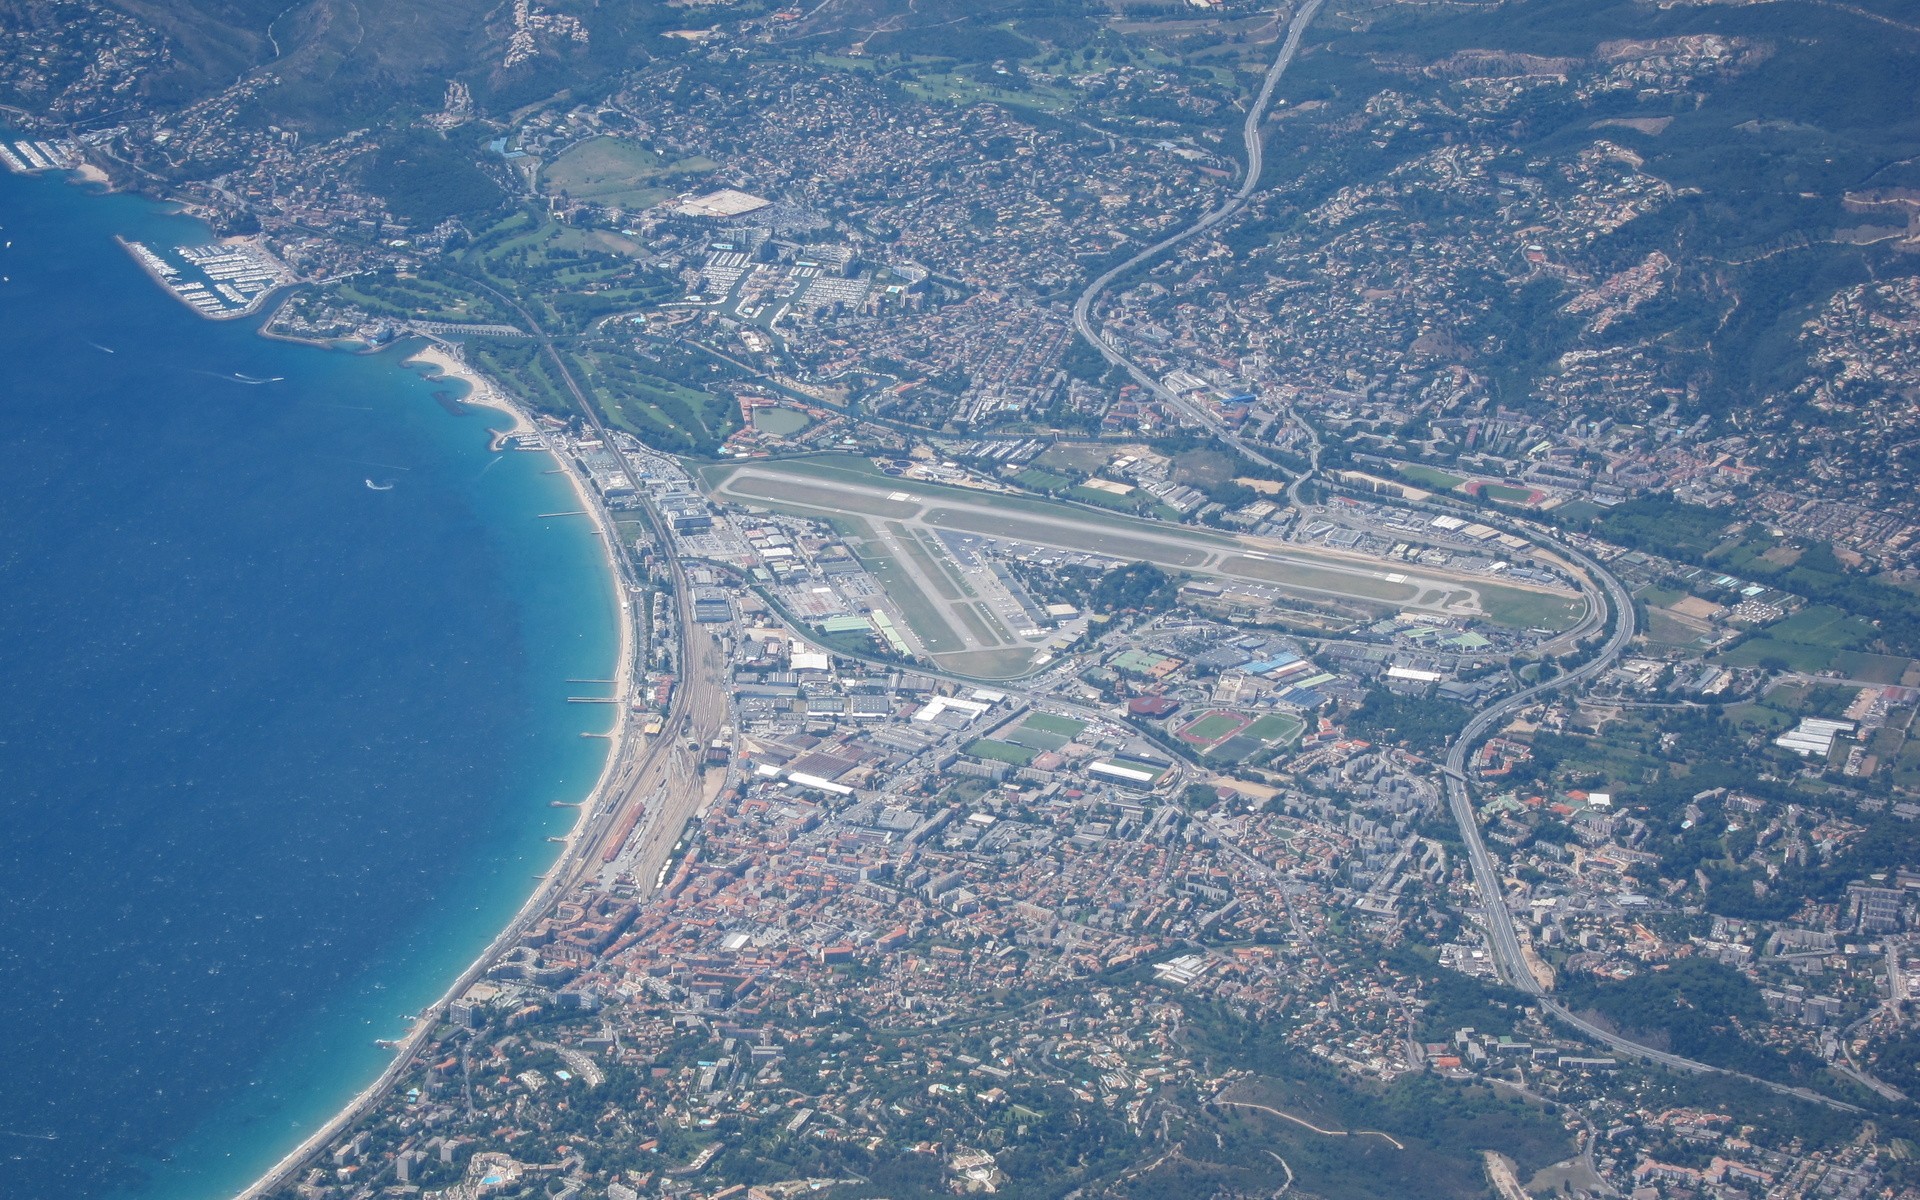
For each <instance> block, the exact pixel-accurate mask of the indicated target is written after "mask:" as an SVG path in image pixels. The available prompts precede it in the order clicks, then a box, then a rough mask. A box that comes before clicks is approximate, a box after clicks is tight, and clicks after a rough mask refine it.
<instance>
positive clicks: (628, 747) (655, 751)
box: [237, 352, 725, 1200]
mask: <svg viewBox="0 0 1920 1200" xmlns="http://www.w3.org/2000/svg"><path fill="white" fill-rule="evenodd" d="M428 361H430V362H432V364H433V365H435V366H437V367H439V368H440V369H441V370H442V371H444V372H445V373H447V374H448V375H450V376H454V377H459V378H462V379H463V380H465V381H466V382H468V383H469V386H470V387H472V388H474V389H475V394H476V395H484V397H485V398H484V400H483V401H482V402H484V403H486V404H487V405H488V406H490V407H496V408H502V409H505V410H507V411H510V412H511V413H512V414H513V416H514V419H515V420H516V422H517V423H519V424H522V425H525V426H527V427H529V428H530V427H531V422H529V421H527V419H526V416H525V414H524V413H523V412H521V411H520V410H519V409H518V408H517V407H516V406H515V405H514V404H513V403H512V401H511V400H509V399H507V398H506V397H504V396H502V395H501V394H500V393H499V392H498V391H497V390H494V389H492V388H487V387H484V386H483V381H480V380H478V379H477V378H474V377H472V376H470V375H469V374H468V373H467V372H464V371H459V370H456V369H455V367H456V365H457V360H454V359H451V358H450V357H449V356H447V355H446V354H445V353H444V352H442V353H440V354H436V355H433V356H431V357H429V358H428ZM569 382H571V380H569ZM589 411H590V410H589ZM554 457H555V458H556V459H558V460H559V463H560V466H561V468H562V469H563V470H565V472H566V474H567V476H568V479H569V481H570V482H571V483H572V485H573V487H574V490H575V491H576V492H577V493H578V495H579V497H580V502H581V504H582V506H583V507H584V508H585V509H586V511H587V512H588V513H589V514H590V515H591V516H592V518H593V519H594V521H595V523H596V525H597V526H598V529H599V532H600V535H601V537H602V539H603V541H604V542H605V544H606V550H607V556H608V563H609V568H610V570H611V573H612V577H613V578H612V584H613V586H614V587H615V589H616V590H617V592H618V593H619V595H618V600H619V605H618V607H619V612H620V622H621V630H620V652H619V653H620V662H619V666H618V670H617V673H616V679H617V689H616V690H617V693H618V695H619V697H620V699H621V704H620V705H619V706H618V715H617V716H616V717H615V723H614V729H613V731H612V734H611V737H612V745H611V747H610V749H609V752H608V757H607V763H606V765H605V767H604V768H603V769H602V771H601V775H600V778H599V780H598V781H597V783H596V784H595V786H594V789H593V791H592V792H591V793H590V794H589V795H588V796H587V798H586V801H585V802H584V803H583V804H582V805H581V808H580V817H579V818H578V820H577V821H576V822H575V824H574V828H573V830H572V831H571V832H570V833H569V834H568V835H567V839H566V845H565V848H564V849H563V850H562V852H561V854H560V857H559V859H558V860H557V861H556V862H555V863H554V865H553V868H552V869H551V870H549V871H548V872H547V873H546V875H544V876H543V877H542V879H541V883H540V886H539V887H538V888H537V889H536V890H535V891H534V893H533V894H532V895H531V896H529V897H528V898H527V901H526V903H525V904H523V905H521V907H520V909H519V911H518V912H516V913H515V914H514V918H513V920H512V921H511V922H509V923H508V924H507V926H506V927H505V928H504V929H502V930H501V931H500V932H499V934H498V935H496V936H495V937H494V939H493V940H492V941H491V942H489V943H488V944H487V947H486V949H485V950H483V951H482V952H481V953H480V955H479V957H477V958H476V959H474V961H473V962H472V963H471V964H470V965H469V966H468V967H467V968H466V970H464V971H462V972H461V974H460V975H459V977H458V978H456V979H455V980H454V981H453V982H452V984H451V985H449V986H448V988H447V989H446V991H445V992H443V993H442V994H441V996H440V998H439V999H438V1000H436V1001H435V1002H434V1003H433V1004H432V1005H431V1006H430V1007H428V1008H427V1009H425V1010H423V1011H422V1012H421V1013H420V1015H419V1018H418V1019H417V1020H416V1021H415V1022H414V1024H413V1027H412V1028H411V1029H410V1030H409V1031H408V1033H407V1035H406V1037H404V1038H402V1039H401V1040H400V1042H399V1045H398V1046H397V1047H396V1050H395V1053H394V1056H393V1059H392V1061H391V1062H389V1063H388V1064H387V1066H386V1068H385V1069H384V1070H383V1071H381V1073H380V1075H379V1077H378V1078H376V1079H375V1080H374V1081H373V1082H372V1083H370V1084H369V1085H367V1087H366V1088H364V1089H362V1090H361V1091H360V1092H359V1093H358V1094H356V1095H355V1096H354V1097H353V1098H352V1099H351V1100H349V1101H348V1102H347V1103H346V1104H345V1105H344V1106H343V1107H342V1108H341V1109H340V1111H338V1112H337V1113H335V1114H334V1115H333V1116H332V1117H331V1118H330V1119H328V1120H327V1121H326V1123H324V1124H323V1125H321V1126H320V1127H319V1128H318V1129H316V1130H314V1132H313V1133H311V1134H310V1135H308V1137H307V1138H306V1139H305V1140H303V1141H302V1142H301V1143H300V1144H299V1145H298V1146H296V1147H295V1148H294V1149H293V1150H291V1151H289V1152H288V1153H287V1154H286V1155H285V1156H284V1157H282V1158H281V1159H280V1160H279V1161H278V1162H277V1163H275V1164H274V1165H273V1167H272V1168H270V1169H269V1170H268V1171H267V1172H266V1173H265V1174H263V1175H261V1176H260V1178H258V1179H256V1180H255V1181H254V1182H253V1183H252V1184H250V1185H248V1186H247V1187H246V1188H245V1189H244V1190H242V1191H241V1192H239V1193H238V1194H237V1200H264V1197H266V1196H268V1195H271V1194H272V1193H274V1192H275V1191H277V1190H279V1189H281V1188H283V1187H285V1186H287V1185H288V1184H289V1183H291V1182H292V1181H293V1179H294V1178H295V1177H296V1176H297V1174H298V1173H299V1172H300V1171H301V1170H302V1169H303V1168H304V1167H305V1166H306V1165H307V1164H308V1163H309V1162H310V1161H311V1160H312V1158H313V1156H314V1155H316V1154H318V1153H319V1152H320V1151H321V1150H322V1149H323V1148H325V1146H326V1145H327V1144H328V1143H329V1142H331V1141H333V1140H334V1139H335V1138H337V1137H338V1136H339V1135H340V1134H341V1133H343V1132H345V1131H346V1130H347V1129H349V1128H350V1127H351V1126H352V1125H353V1124H354V1122H356V1121H358V1120H359V1119H360V1118H361V1117H362V1116H364V1115H365V1114H366V1113H367V1112H368V1111H370V1110H371V1109H372V1108H373V1107H374V1106H375V1105H376V1104H378V1103H379V1102H380V1101H381V1100H382V1099H383V1098H385V1096H386V1095H387V1093H388V1092H390V1091H391V1090H392V1089H393V1086H394V1084H395V1083H397V1082H398V1081H399V1079H400V1078H401V1076H402V1075H403V1074H404V1073H405V1072H406V1070H407V1068H408V1066H409V1065H410V1064H411V1063H412V1061H413V1059H414V1056H415V1055H416V1054H418V1053H419V1051H420V1049H421V1047H422V1046H424V1045H425V1044H426V1043H427V1041H428V1040H429V1039H430V1038H431V1036H432V1034H433V1031H434V1029H435V1028H436V1027H437V1026H438V1025H439V1023H440V1019H441V1015H442V1014H443V1013H444V1012H445V1011H446V1007H447V1005H449V1004H450V1003H452V1002H453V1001H454V1000H455V999H458V998H459V997H460V996H461V995H462V994H463V993H464V992H465V991H466V990H467V989H468V988H469V987H471V986H473V984H474V983H475V982H477V981H478V980H480V979H481V978H482V977H483V976H484V975H485V974H486V972H487V970H488V969H489V968H490V967H492V965H493V964H494V963H495V962H496V961H498V959H499V958H500V956H501V955H502V954H504V953H506V952H507V951H508V950H510V949H512V948H513V946H514V945H515V944H517V943H518V942H519V940H520V938H521V937H522V936H523V935H524V934H525V933H526V931H527V930H528V928H529V927H531V926H532V925H533V923H534V922H536V921H538V920H539V919H540V918H541V917H543V916H544V915H545V914H546V913H547V912H548V911H550V910H551V909H552V907H553V906H554V904H555V903H557V902H558V901H559V900H560V899H561V898H562V897H563V896H565V895H567V894H568V892H570V891H571V890H572V889H573V888H574V887H575V886H577V885H578V884H579V882H580V881H581V880H582V879H584V878H586V877H588V875H589V873H590V870H591V868H592V867H593V866H595V865H597V864H598V862H599V856H600V854H602V853H603V852H604V849H605V846H606V844H607V842H608V840H610V838H611V837H612V836H614V833H615V831H617V830H620V829H623V828H624V827H625V816H626V814H627V813H628V812H629V811H630V809H631V806H632V805H633V804H636V803H641V802H643V801H644V798H645V796H646V795H647V794H648V793H649V789H650V788H651V787H652V786H654V784H655V782H656V781H657V780H661V779H666V780H672V781H677V780H680V779H682V778H685V775H686V765H685V764H686V763H687V762H688V761H693V760H691V758H690V752H688V751H687V750H686V748H685V745H684V743H683V742H682V741H680V740H677V739H676V738H675V737H673V736H669V735H670V734H672V733H673V732H675V731H677V730H684V729H686V728H688V727H689V726H690V725H691V726H693V727H694V728H704V727H706V725H708V724H716V725H717V722H716V721H714V715H713V714H714V711H715V709H716V705H717V708H718V711H719V713H720V714H722V718H721V719H724V713H725V692H724V689H723V688H722V687H721V678H722V676H721V675H720V674H718V673H717V672H716V671H715V666H716V664H717V663H718V662H719V661H723V660H722V659H721V658H720V656H718V655H717V654H715V653H714V652H713V650H712V649H711V647H710V646H709V647H708V648H706V649H705V650H704V651H703V652H701V653H698V654H697V655H696V654H690V653H689V649H690V647H689V646H688V644H687V641H686V631H687V630H688V629H689V628H692V626H691V625H690V624H689V623H688V621H687V618H688V617H690V615H691V614H690V613H689V612H686V611H685V610H686V608H687V606H689V605H690V603H691V602H690V600H688V599H686V597H688V596H689V595H690V589H689V588H687V587H686V586H685V581H684V579H683V578H681V577H680V573H679V565H678V563H677V562H676V563H675V568H674V569H675V576H676V580H675V581H676V594H677V596H678V597H680V604H681V606H682V609H683V611H682V621H681V623H680V626H679V628H680V630H681V634H682V638H683V641H682V644H681V647H680V655H679V657H678V661H680V662H682V663H685V664H687V669H686V670H685V671H684V672H683V673H684V675H685V676H686V678H685V679H684V680H683V682H682V686H681V688H680V689H679V691H678V693H677V694H676V696H675V697H674V704H673V706H672V709H671V711H670V713H669V715H668V718H667V722H666V726H665V730H664V731H663V733H662V735H661V736H658V737H655V738H651V739H647V741H646V744H645V745H644V746H637V745H636V743H637V742H638V741H639V739H638V738H635V737H632V736H629V730H628V729H627V726H628V724H629V721H628V716H627V706H626V703H625V701H626V698H627V696H628V695H629V694H630V691H631V683H632V678H633V666H634V664H633V662H632V658H633V654H634V649H635V647H636V646H637V645H638V640H637V636H636V629H635V622H636V614H635V612H634V606H633V604H632V602H631V600H630V598H629V595H628V582H629V580H630V578H631V576H632V570H633V568H632V564H631V562H630V561H629V560H628V558H627V555H626V552H625V550H624V548H623V547H622V546H621V545H620V542H619V538H618V537H617V536H616V534H615V532H614V524H613V521H612V518H611V515H610V514H609V513H608V512H607V511H606V509H605V506H604V504H603V503H602V501H601V499H600V497H599V494H598V493H597V492H595V491H594V489H593V487H592V486H591V484H590V483H589V482H588V480H587V479H586V478H585V476H584V474H583V472H582V470H581V468H580V467H579V465H578V464H577V463H575V462H573V461H572V460H571V459H570V458H568V456H566V455H564V454H556V455H555V456H554ZM623 465H624V464H623ZM702 640H703V641H705V642H707V643H709V644H710V643H711V642H712V640H713V639H712V638H711V637H706V638H703V639H702ZM696 714H698V715H697V716H696ZM690 790H691V791H692V792H693V794H694V796H695V797H696V800H695V803H694V807H697V795H698V789H697V788H694V789H690ZM678 807H684V808H686V812H685V815H683V816H681V817H680V818H679V820H678V823H677V824H672V825H671V829H672V836H671V837H668V836H666V833H667V830H668V827H669V824H670V823H671V822H672V821H673V819H674V818H673V815H672V814H671V813H668V812H660V813H657V814H655V819H654V821H653V822H652V827H651V836H654V837H656V838H665V842H664V845H665V847H666V848H667V849H670V848H671V846H672V845H673V842H674V841H675V840H676V839H677V838H678V836H679V829H680V827H681V826H683V825H684V824H685V818H686V816H691V815H692V811H693V809H692V808H691V807H686V806H685V805H684V804H683V805H681V806H678ZM656 869H657V868H656Z"/></svg>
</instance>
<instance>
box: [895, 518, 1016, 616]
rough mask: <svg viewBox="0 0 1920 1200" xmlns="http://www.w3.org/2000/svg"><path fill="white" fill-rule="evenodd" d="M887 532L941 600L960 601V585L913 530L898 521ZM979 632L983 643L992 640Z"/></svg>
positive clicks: (963, 612)
mask: <svg viewBox="0 0 1920 1200" xmlns="http://www.w3.org/2000/svg"><path fill="white" fill-rule="evenodd" d="M887 532H888V533H890V534H892V535H893V544H894V545H896V546H899V547H900V548H901V549H903V550H905V551H906V552H907V557H908V558H911V559H912V560H913V562H914V565H915V566H917V567H919V568H920V573H921V574H922V575H924V576H925V577H926V579H927V581H928V582H929V583H931V584H933V590H934V591H936V592H938V593H940V598H941V599H943V600H958V599H959V598H960V585H959V584H957V583H955V582H954V579H953V576H952V575H950V574H948V572H947V569H946V567H945V566H943V565H942V564H941V563H940V562H939V561H938V560H936V559H935V558H934V557H933V555H932V554H931V553H930V552H929V551H928V550H927V548H926V546H925V545H924V544H922V543H921V541H920V539H919V538H917V537H915V536H914V535H913V532H912V531H911V530H909V529H908V528H907V527H906V526H905V525H902V524H900V522H898V521H888V522H887ZM960 614H961V616H962V617H963V618H964V617H965V616H966V615H967V613H966V609H965V608H964V607H962V608H961V609H960ZM968 623H969V624H972V623H973V622H968ZM978 632H979V634H980V638H981V640H982V641H991V640H992V639H990V638H988V637H987V636H986V633H985V631H984V630H982V631H978Z"/></svg>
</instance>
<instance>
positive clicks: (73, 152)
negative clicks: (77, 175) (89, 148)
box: [0, 138, 80, 175]
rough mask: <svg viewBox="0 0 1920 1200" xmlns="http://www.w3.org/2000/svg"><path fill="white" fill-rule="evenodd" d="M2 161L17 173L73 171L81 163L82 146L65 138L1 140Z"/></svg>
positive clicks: (36, 173)
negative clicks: (10, 141) (30, 140)
mask: <svg viewBox="0 0 1920 1200" xmlns="http://www.w3.org/2000/svg"><path fill="white" fill-rule="evenodd" d="M0 162H3V163H5V164H7V170H9V171H12V172H13V173H14V174H16V175H38V174H39V173H40V172H42V171H71V170H73V169H74V168H75V167H78V166H79V165H80V147H79V146H77V145H75V144H74V143H73V142H71V141H68V140H67V139H65V138H55V139H53V140H52V141H32V142H29V141H25V140H22V141H17V142H12V143H8V142H0Z"/></svg>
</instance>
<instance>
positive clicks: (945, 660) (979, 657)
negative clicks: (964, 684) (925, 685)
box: [934, 647, 1033, 679]
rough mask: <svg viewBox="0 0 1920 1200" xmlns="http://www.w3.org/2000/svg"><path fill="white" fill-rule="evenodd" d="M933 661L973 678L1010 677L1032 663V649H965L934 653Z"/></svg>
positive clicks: (1025, 669)
mask: <svg viewBox="0 0 1920 1200" xmlns="http://www.w3.org/2000/svg"><path fill="white" fill-rule="evenodd" d="M934 661H935V662H937V663H938V664H939V665H940V668H941V669H942V670H945V671H952V672H953V673H954V674H955V675H967V676H970V677H972V678H974V679H1012V678H1013V677H1014V676H1016V675H1022V674H1025V673H1026V671H1027V669H1028V668H1029V667H1031V666H1032V665H1033V651H1031V650H1028V649H1025V648H1018V647H1017V648H1014V649H1008V650H967V651H963V652H961V653H958V654H940V655H936V656H935V659H934Z"/></svg>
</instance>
